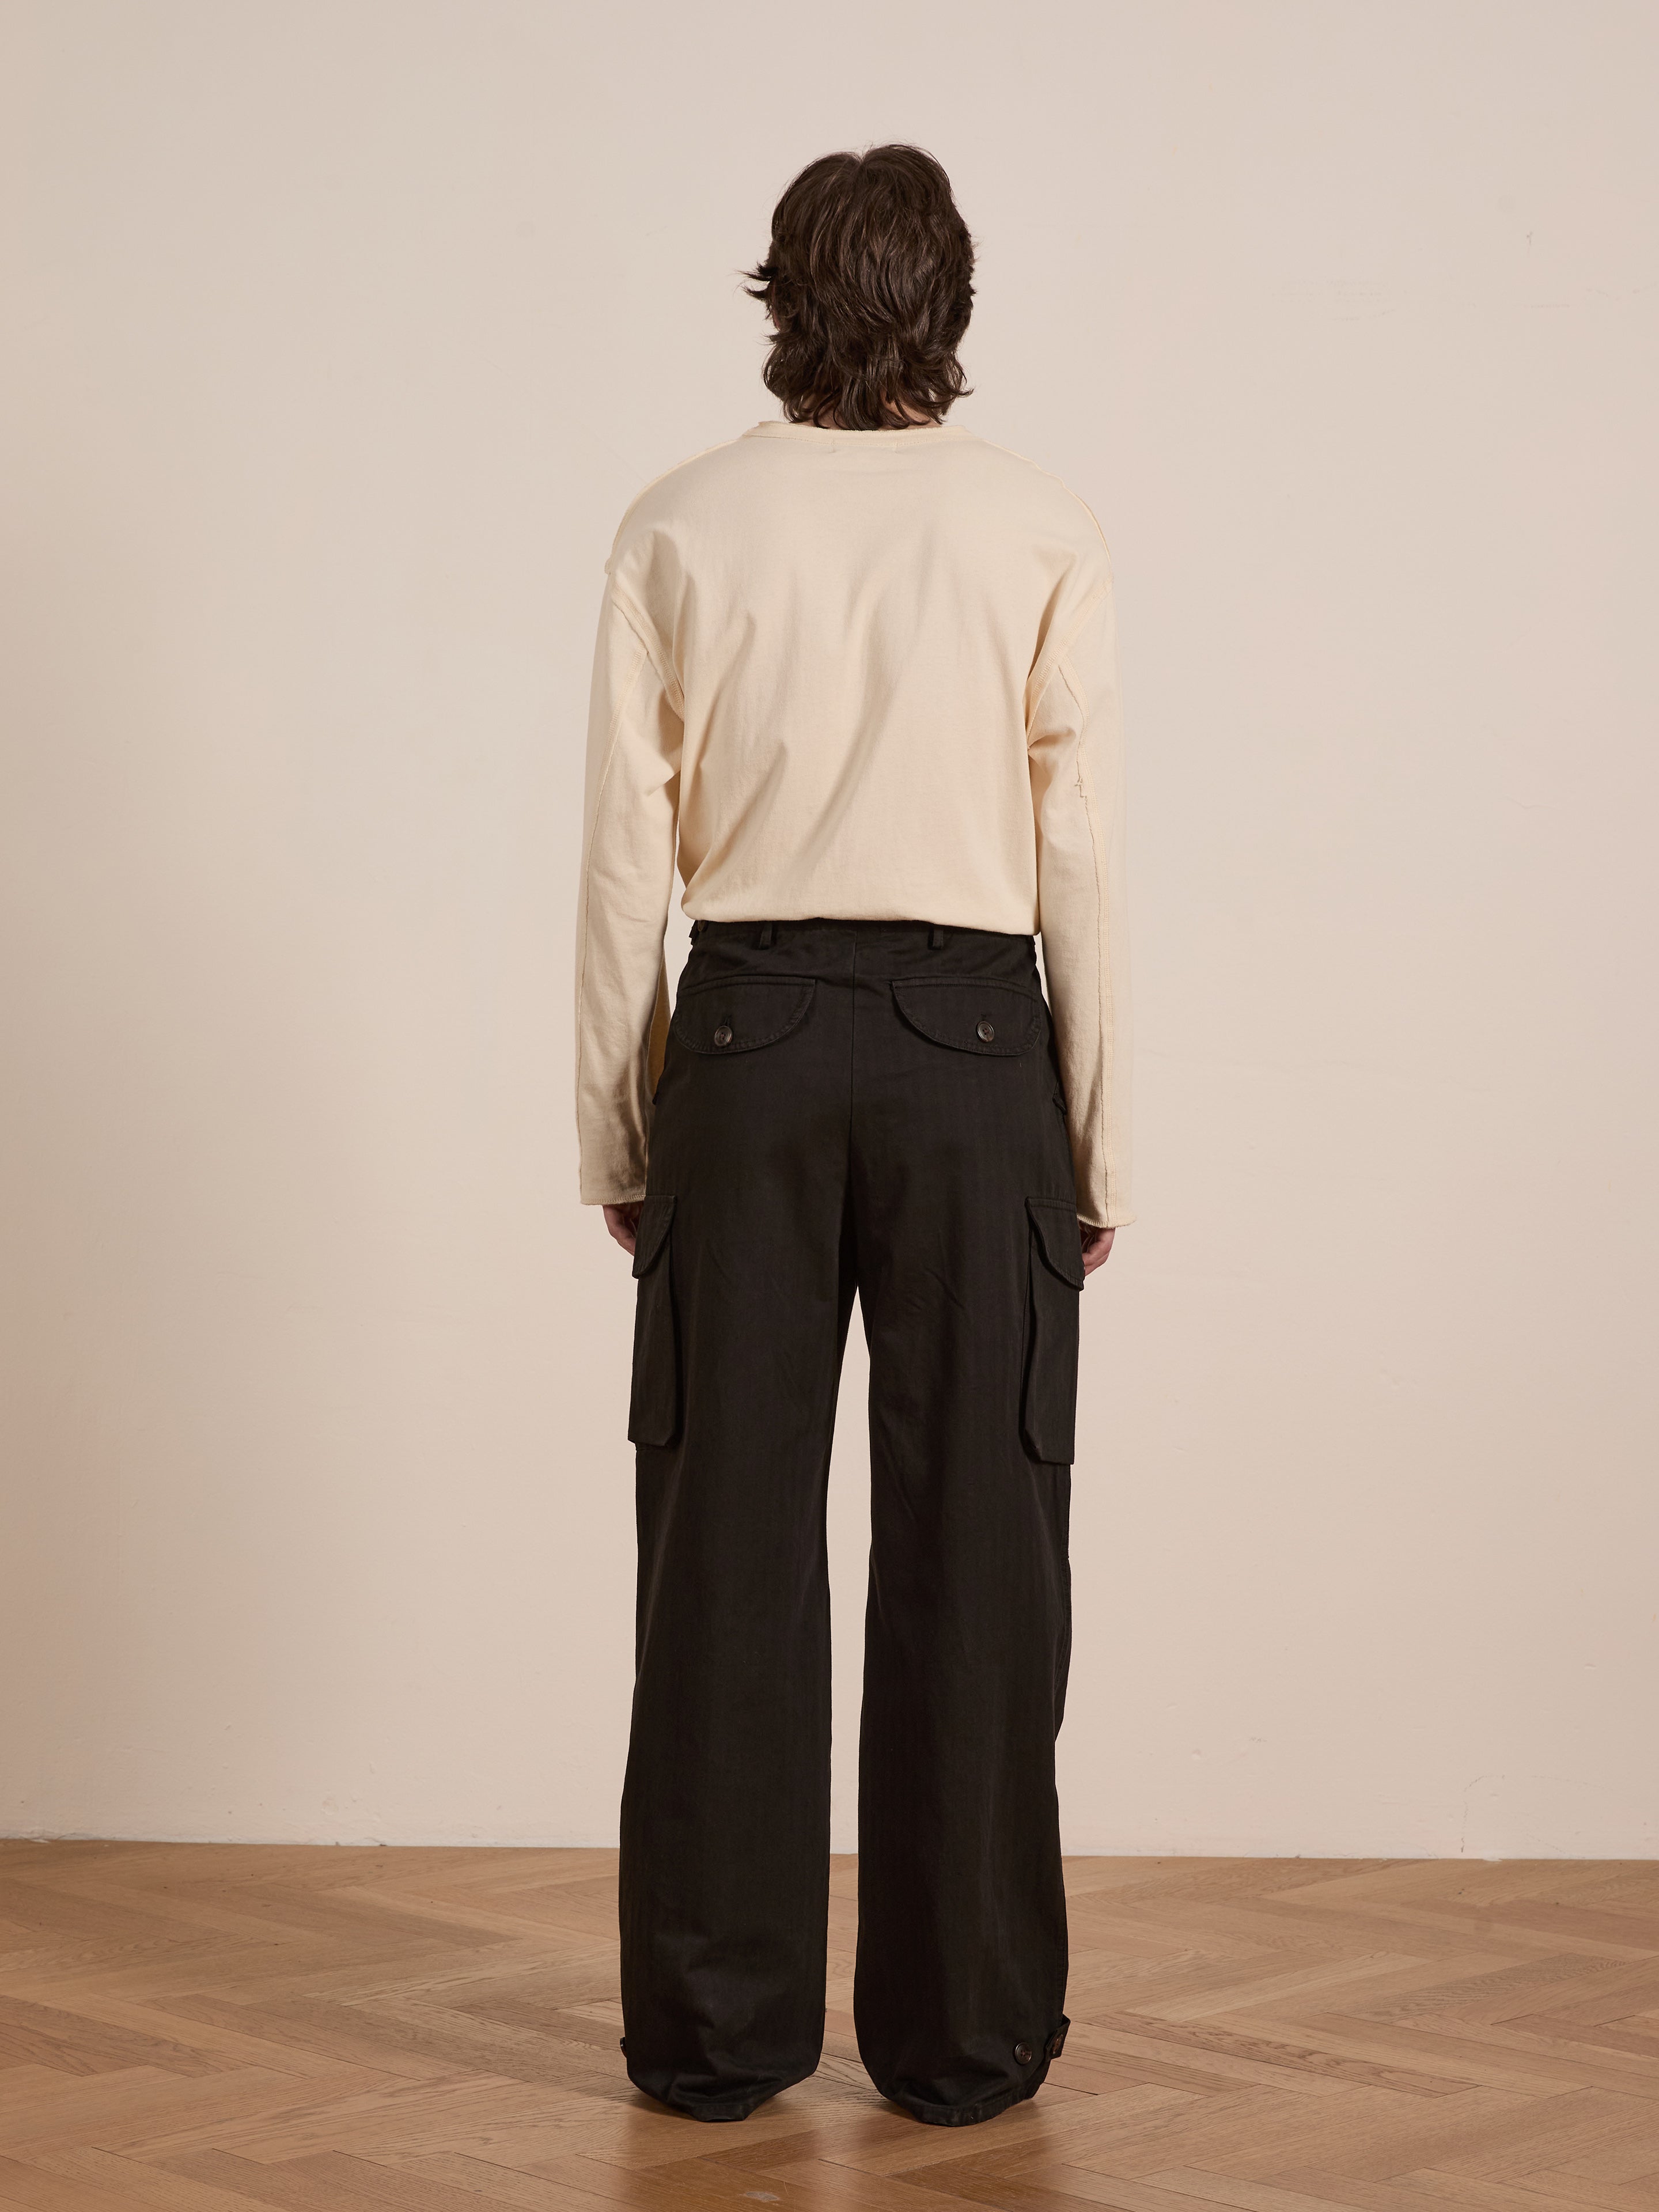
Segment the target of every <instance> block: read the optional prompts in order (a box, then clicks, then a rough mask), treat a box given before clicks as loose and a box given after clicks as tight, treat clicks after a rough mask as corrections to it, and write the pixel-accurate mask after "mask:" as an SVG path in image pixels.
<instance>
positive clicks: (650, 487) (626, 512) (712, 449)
mask: <svg viewBox="0 0 1659 2212" xmlns="http://www.w3.org/2000/svg"><path fill="white" fill-rule="evenodd" d="M745 435H747V434H746V432H744V431H741V430H740V431H738V435H737V436H736V437H734V438H717V439H716V440H715V441H714V444H713V445H712V446H701V447H698V449H697V451H696V453H687V454H686V455H685V456H684V459H681V460H678V461H673V462H671V463H670V465H669V466H668V467H667V468H665V469H659V471H657V473H656V475H655V476H653V477H651V478H650V480H649V482H648V483H642V484H641V486H640V488H639V489H638V490H637V491H636V492H635V495H634V496H633V498H632V499H630V500H629V502H628V504H627V506H626V507H624V508H623V513H622V520H621V521H620V522H619V523H618V524H617V528H616V532H615V535H614V536H613V537H612V538H611V559H610V560H608V561H607V562H605V567H606V568H607V569H608V568H610V566H611V561H614V560H615V559H616V557H617V544H618V542H619V540H620V539H621V537H622V534H623V531H624V530H625V529H626V528H627V526H628V519H629V516H630V515H631V514H632V513H633V512H634V509H635V507H637V506H638V505H639V503H640V501H641V500H642V499H643V498H644V497H645V495H646V494H647V492H649V491H654V490H655V489H656V488H657V486H658V485H659V483H665V482H666V481H667V479H668V478H669V477H671V476H673V475H674V474H675V473H676V472H677V471H678V470H680V469H689V468H690V465H691V464H692V462H693V461H701V460H702V459H705V458H706V456H707V455H708V454H710V453H724V452H725V451H726V447H728V446H735V445H737V444H738V442H739V441H740V440H741V439H742V438H744V436H745ZM1096 527H1097V528H1098V527H1099V525H1098V524H1097V525H1096Z"/></svg>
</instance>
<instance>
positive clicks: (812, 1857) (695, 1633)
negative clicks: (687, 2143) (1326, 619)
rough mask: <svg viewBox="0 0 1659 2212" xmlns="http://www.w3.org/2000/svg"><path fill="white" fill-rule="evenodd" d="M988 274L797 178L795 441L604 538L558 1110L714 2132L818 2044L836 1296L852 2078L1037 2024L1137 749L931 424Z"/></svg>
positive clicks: (789, 349) (670, 495)
mask: <svg viewBox="0 0 1659 2212" xmlns="http://www.w3.org/2000/svg"><path fill="white" fill-rule="evenodd" d="M973 265H974V262H973V248H972V243H971V240H970V239H969V234H968V231H967V228H966V227H965V225H964V224H963V220H962V217H961V216H960V214H959V213H958V212H957V207H956V204H955V202H954V200H953V198H952V196H951V185H950V182H949V179H948V178H947V177H946V176H945V172H944V171H943V169H942V168H941V167H939V164H938V163H937V162H936V161H933V159H932V157H931V156H929V155H927V154H925V153H923V152H921V150H920V149H916V148H914V147H906V146H883V147H879V148H877V149H873V150H872V151H869V152H866V153H865V154H863V155H855V154H850V153H848V154H834V155H828V156H826V157H825V158H824V159H823V160H821V161H815V162H813V163H812V164H811V166H810V167H808V168H806V169H805V170H803V171H802V173H801V174H800V175H799V177H797V178H796V179H795V180H794V181H793V183H792V184H791V185H789V187H788V189H787V191H785V193H784V194H783V197H782V198H781V200H780V202H779V203H778V205H777V207H776V209H775V212H774V214H773V217H772V231H771V243H770V247H769V252H768V255H767V258H766V259H765V260H764V261H763V263H762V264H761V265H760V266H759V267H758V268H757V270H753V271H751V272H750V276H751V281H752V283H753V285H754V287H755V289H754V293H753V296H755V297H756V298H757V299H759V300H760V301H763V303H764V305H765V307H766V308H767V310H768V312H769V317H770V320H771V324H772V326H773V336H772V339H771V345H770V352H769V357H768V361H767V365H766V368H765V372H764V374H765V380H766V383H767V385H768V386H769V389H770V390H771V391H772V392H773V393H774V394H775V396H776V398H778V399H779V400H780V401H781V405H782V410H783V419H782V420H781V421H767V422H760V423H757V425H756V426H755V427H754V428H752V429H750V430H747V431H745V432H744V434H743V435H741V436H739V437H738V438H735V439H733V440H732V441H730V442H728V443H726V444H724V445H720V446H717V447H714V448H712V449H711V450H710V451H708V452H706V453H702V454H700V455H698V456H697V457H696V458H695V459H692V460H690V461H688V462H686V463H685V464H684V465H682V466H680V467H678V468H676V469H673V470H671V471H669V473H668V474H667V475H665V476H664V477H659V479H658V480H657V481H656V482H655V483H653V484H650V485H648V486H647V489H645V490H644V491H642V492H641V494H640V495H639V497H638V498H637V499H636V500H635V501H634V503H633V505H632V506H631V507H629V510H628V512H627V513H626V514H625V515H624V517H623V521H622V524H621V526H620V527H619V529H618V531H617V537H616V541H615V544H614V545H613V547H612V550H611V557H610V560H609V562H608V563H607V581H606V586H605V594H604V601H603V606H602V609H601V613H600V619H599V638H598V645H597V650H596V655H595V662H594V670H593V682H592V709H591V720H590V732H589V739H588V752H587V763H586V808H585V820H584V831H583V848H582V860H581V874H580V900H579V913H578V927H577V949H576V1105H577V1120H578V1127H579V1134H580V1194H581V1197H582V1200H583V1201H584V1202H585V1203H586V1204H589V1205H596V1206H603V1208H604V1209H605V1220H606V1223H607V1225H608V1226H609V1229H610V1231H611V1235H612V1236H613V1237H615V1238H616V1240H617V1243H619V1244H621V1245H622V1247H623V1249H624V1250H625V1251H627V1252H629V1254H631V1255H632V1261H633V1273H634V1275H635V1278H637V1285H638V1287H637V1292H636V1306H635V1333H634V1355H633V1371H632V1382H631V1389H630V1397H629V1420H628V1433H629V1437H630V1438H631V1439H632V1441H633V1443H635V1447H636V1509H637V1519H638V1536H639V1590H638V1605H637V1613H636V1628H635V1691H634V1702H633V1714H632V1723H631V1731H630V1737H629V1755H628V1766H627V1774H626V1779H625V1782H624V1784H623V1805H622V1830H621V1835H622V1850H621V1860H620V1918H621V1934H622V1982H623V2024H624V2030H625V2032H624V2034H623V2051H624V2054H625V2057H626V2061H627V2067H628V2072H629V2076H630V2078H631V2079H632V2080H633V2081H634V2082H635V2084H636V2086H637V2087H640V2088H641V2089H642V2090H644V2091H646V2092H647V2093H648V2094H650V2095H651V2096H653V2097H655V2098H657V2099H659V2100H661V2101H663V2102H664V2103H665V2104H667V2105H670V2106H674V2107H677V2108H678V2109H679V2110H680V2111H682V2112H689V2113H691V2114H694V2115H696V2117H697V2118H702V2119H708V2120H735V2119H742V2118H745V2117H746V2116H747V2115H748V2114H749V2113H750V2112H752V2111H753V2110H754V2109H755V2107H756V2106H757V2105H759V2104H760V2103H761V2102H762V2101H763V2100H764V2099H766V2098H768V2097H769V2096H772V2095H774V2094H775V2093H776V2092H777V2091H779V2090H780V2089H783V2088H786V2087H788V2086H789V2085H790V2084H791V2083H792V2082H794V2081H800V2080H801V2079H803V2078H804V2077H805V2075H809V2074H810V2073H811V2071H812V2070H813V2069H814V2068H815V2067H816V2066H817V2063H818V2059H819V2057H820V2054H821V2051H822V2046H823V2019H824V1988H825V1972H826V1964H825V1950H826V1936H827V1922H828V1896H829V1705H830V1673H829V1579H828V1568H827V1563H826V1551H825V1534H824V1504H825V1492H826V1485H827V1479H828V1472H829V1449H830V1435H831V1429H832V1425H833V1422H834V1418H835V1411H836V1390H837V1385H838V1381H839V1376H840V1370H841V1362H842V1351H843V1348H844V1346H845V1342H846V1335H847V1329H848V1322H849V1318H850V1315H851V1310H852V1304H853V1300H854V1295H855V1294H856V1296H857V1298H858V1301H859V1304H860V1310H861V1313H862V1317H863V1323H864V1328H865V1334H866V1340H867V1342H868V1346H869V1354H870V1401H869V1422H870V1462H871V1482H872V1497H871V1522H872V1542H871V1554H870V1579H869V1597H868V1611H867V1619H866V1640H865V1666H864V1702H863V1713H862V1721H861V1727H860V1749H859V1831H858V1833H859V1936H858V1952H857V1961H856V1969H855V1980H854V2016H855V2021H856V2026H857V2032H858V2043H859V2051H860V2057H862V2059H863V2062H864V2063H865V2066H866V2069H867V2070H868V2072H869V2074H870V2075H871V2078H872V2081H874V2083H875V2084H876V2086H877V2087H878V2089H879V2090H880V2091H881V2092H882V2093H884V2095H885V2096H887V2097H888V2098H890V2099H891V2100H893V2101H894V2102H896V2104H898V2105H900V2106H903V2107H904V2108H905V2109H907V2110H908V2111H909V2112H912V2113H914V2114H915V2116H916V2117H917V2118H920V2119H922V2120H925V2121H930V2122H934V2123H938V2124H945V2125H952V2124H964V2123H972V2122H975V2121H980V2120H984V2119H988V2118H991V2117H992V2116H993V2115H994V2114H995V2113H997V2112H1001V2111H1003V2110H1005V2109H1006V2107H1007V2106H1011V2105H1012V2104H1015V2103H1017V2102H1018V2101H1019V2100H1022V2099H1024V2098H1026V2097H1030V2096H1031V2095H1033V2094H1035V2093H1036V2090H1037V2089H1038V2088H1039V2087H1041V2085H1042V2081H1043V2079H1044V2077H1045V2075H1046V2074H1047V2072H1048V2065H1049V2063H1050V2061H1051V2060H1052V2059H1053V2058H1054V2057H1055V2056H1056V2055H1057V2054H1058V2053H1059V2051H1060V2048H1061V2045H1062V2044H1063V2041H1064V2039H1065V2034H1066V2027H1067V2025H1068V2023H1067V2020H1066V2014H1065V2011H1064V1999H1065V1991H1066V1905H1065V1894H1064V1891H1063V1888H1062V1886H1061V1879H1060V1830H1059V1815H1058V1808H1057V1802H1056V1796H1055V1785H1054V1739H1055V1735H1056V1734H1057V1732H1058V1730H1059V1728H1060V1721H1061V1718H1062V1715H1063V1711H1064V1706H1065V1695H1066V1673H1067V1668H1068V1664H1069V1660H1070V1653H1071V1583H1070V1567H1069V1559H1068V1549H1067V1546H1068V1523H1069V1511H1070V1502H1071V1463H1072V1460H1073V1419H1074V1410H1075V1404H1076V1395H1077V1375H1078V1344H1079V1294H1080V1292H1081V1291H1082V1290H1083V1288H1084V1285H1085V1279H1086V1278H1087V1276H1088V1274H1089V1273H1091V1271H1092V1270H1093V1269H1094V1268H1095V1267H1097V1266H1099V1265H1100V1264H1101V1262H1102V1261H1103V1260H1104V1259H1105V1257H1106V1255H1107V1254H1108V1252H1109V1249H1110V1247H1111V1243H1112V1238H1113V1233H1114V1231H1115V1230H1116V1229H1118V1228H1120V1227H1121V1226H1122V1225H1124V1224H1125V1223H1126V1222H1127V1221H1130V1220H1132V1219H1133V1218H1134V1216H1133V1210H1132V1206H1131V1200H1130V1190H1129V1117H1128V1081H1127V1070H1128V996H1127V964H1126V955H1127V939H1126V931H1125V922H1124V908H1123V858H1122V839H1123V796H1122V778H1123V767H1122V743H1121V720H1120V714H1119V705H1118V685H1117V676H1116V667H1115V636H1114V621H1113V595H1112V572H1111V563H1110V561H1109V556H1108V553H1107V549H1106V545H1105V542H1104V540H1103V537H1102V535H1101V532H1100V529H1099V526H1098V525H1097V522H1096V521H1095V519H1094V517H1093V515H1092V514H1091V513H1090V511H1089V509H1088V508H1087V507H1085V505H1084V504H1083V502H1082V501H1080V500H1079V499H1078V498H1077V497H1076V496H1075V495H1073V494H1072V493H1071V492H1070V491H1068V490H1067V489H1066V488H1065V487H1064V486H1063V485H1062V484H1061V483H1059V482H1058V481H1057V480H1056V479H1055V478H1054V477H1052V476H1049V475H1048V474H1046V473H1044V472H1043V471H1042V470H1040V469H1038V468H1036V467H1035V466H1033V465H1031V464H1030V462H1028V461H1026V460H1024V459H1021V458H1019V457H1018V456H1017V455H1015V454H1012V453H1008V452H1006V451H1005V450H1003V449H1002V448H1000V447H997V446H994V445H992V444H990V443H988V442H987V441H985V440H983V439H981V438H979V437H977V436H975V435H974V434H973V433H972V432H971V431H969V430H967V429H965V428H962V427H961V426H959V425H956V424H952V423H951V422H947V421H946V419H945V417H946V416H947V414H948V412H949V410H950V409H951V405H952V404H953V403H954V401H955V400H956V399H957V398H959V397H960V396H961V395H962V394H963V392H965V391H966V390H967V388H968V387H967V385H966V380H965V378H964V376H963V370H962V368H961V364H960V362H959V361H958V359H957V347H958V344H959V343H960V341H961V338H962V337H963V332H964V331H965V330H966V328H967V325H968V319H969V312H970V308H971V303H972V298H973V286H972V275H973ZM677 861H678V871H679V874H680V876H681V878H682V880H683V882H684V895H683V898H682V902H681V903H682V907H683V909H684V912H685V914H686V915H688V916H689V917H690V921H691V942H690V952H689V956H688V958H687V962H686V965H685V969H684V974H683V975H682V977H681V980H680V983H679V987H678V994H677V995H676V997H675V1000H674V1004H673V1006H672V1009H670V1006H669V996H668V990H667V983H666V969H665V958H664V945H663V939H664V931H665V925H666V921H667V916H668V909H669V902H670V897H671V890H672V887H673V878H674V873H675V868H676V863H677ZM1037 933H1040V934H1041V936H1042V951H1043V964H1044V970H1045V972H1046V977H1047V984H1048V999H1047V1000H1045V997H1044V994H1043V986H1042V977H1041V976H1040V975H1039V971H1038V968H1037V963H1036V945H1035V938H1036V934H1037Z"/></svg>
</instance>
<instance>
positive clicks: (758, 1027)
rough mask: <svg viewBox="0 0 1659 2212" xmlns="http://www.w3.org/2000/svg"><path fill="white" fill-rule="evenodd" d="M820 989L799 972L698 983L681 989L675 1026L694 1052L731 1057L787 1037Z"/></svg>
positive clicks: (678, 1033) (676, 1007)
mask: <svg viewBox="0 0 1659 2212" xmlns="http://www.w3.org/2000/svg"><path fill="white" fill-rule="evenodd" d="M814 988H815V985H814V983H813V981H812V980H811V977H808V978H806V979H805V980H804V981H803V980H801V979H799V978H797V977H795V976H769V975H760V976H756V977H753V978H750V977H747V976H744V977H741V978H737V979H734V980H733V981H731V982H723V983H695V984H693V985H692V987H691V988H690V990H689V991H682V992H681V993H680V994H679V997H678V1000H677V1001H676V1004H675V1007H674V1018H673V1021H672V1022H671V1024H670V1026H671V1029H672V1030H673V1032H674V1035H675V1036H677V1037H678V1039H679V1041H680V1042H681V1043H682V1044H683V1045H687V1046H689V1047H690V1049H691V1050H692V1051H693V1052H706V1053H708V1054H710V1055H711V1057H713V1058H716V1059H722V1060H729V1059H730V1058H731V1056H732V1054H733V1053H734V1052H754V1051H756V1050H757V1048H759V1047H760V1046H761V1045H763V1044H775V1043H776V1042H777V1041H778V1039H779V1038H780V1037H782V1036H788V1034H789V1032H790V1030H792V1029H793V1028H794V1027H795V1025H796V1024H797V1023H798V1022H799V1020H800V1019H801V1018H802V1017H803V1016H804V1015H805V1012H806V1009H807V1008H808V1007H809V1006H811V1003H812V993H813V990H814Z"/></svg>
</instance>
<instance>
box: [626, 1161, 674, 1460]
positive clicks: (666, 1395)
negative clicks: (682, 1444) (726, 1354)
mask: <svg viewBox="0 0 1659 2212" xmlns="http://www.w3.org/2000/svg"><path fill="white" fill-rule="evenodd" d="M673 1220H674V1201H673V1200H672V1199H671V1198H664V1197H657V1198H647V1200H646V1201H645V1203H644V1204H643V1205H642V1206H641V1208H640V1224H639V1227H638V1229H637V1230H636V1231H635V1235H634V1273H635V1277H636V1278H637V1279H638V1282H639V1289H638V1291H637V1292H636V1293H635V1300H634V1381H633V1388H632V1389H631V1391H630V1393H629V1401H628V1436H629V1443H636V1444H671V1443H673V1441H674V1438H675V1436H676V1434H677V1433H678V1429H679V1425H680V1347H679V1335H678V1328H677V1326H676V1318H675V1313H674V1270H673V1264H672V1255H671V1245H672V1243H673V1239H672V1237H671V1236H670V1234H669V1231H670V1230H671V1227H672V1225H673Z"/></svg>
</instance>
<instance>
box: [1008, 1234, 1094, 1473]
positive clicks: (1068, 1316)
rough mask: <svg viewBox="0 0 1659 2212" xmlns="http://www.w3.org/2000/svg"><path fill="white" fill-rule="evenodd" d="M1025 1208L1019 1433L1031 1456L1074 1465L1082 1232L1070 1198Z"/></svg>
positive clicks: (1055, 1463)
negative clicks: (1026, 1287)
mask: <svg viewBox="0 0 1659 2212" xmlns="http://www.w3.org/2000/svg"><path fill="white" fill-rule="evenodd" d="M1025 1211H1026V1212H1027V1213H1028V1214H1029V1215H1030V1275H1029V1283H1030V1287H1029V1294H1028V1301H1027V1307H1026V1342H1025V1383H1024V1390H1023V1391H1022V1393H1021V1397H1020V1414H1019V1426H1020V1434H1021V1437H1023V1438H1024V1444H1025V1449H1026V1450H1027V1451H1028V1452H1030V1455H1031V1456H1032V1458H1033V1459H1038V1460H1042V1461H1043V1462H1045V1464H1047V1465H1048V1466H1051V1467H1069V1466H1070V1465H1071V1463H1072V1462H1073V1459H1074V1458H1075V1457H1076V1455H1077V1446H1076V1435H1077V1351H1078V1322H1079V1298H1080V1296H1081V1293H1082V1290H1083V1232H1082V1231H1081V1230H1080V1229H1079V1227H1078V1219H1077V1206H1076V1204H1075V1202H1074V1201H1073V1200H1070V1199H1061V1198H1028V1199H1027V1200H1026V1201H1025Z"/></svg>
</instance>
